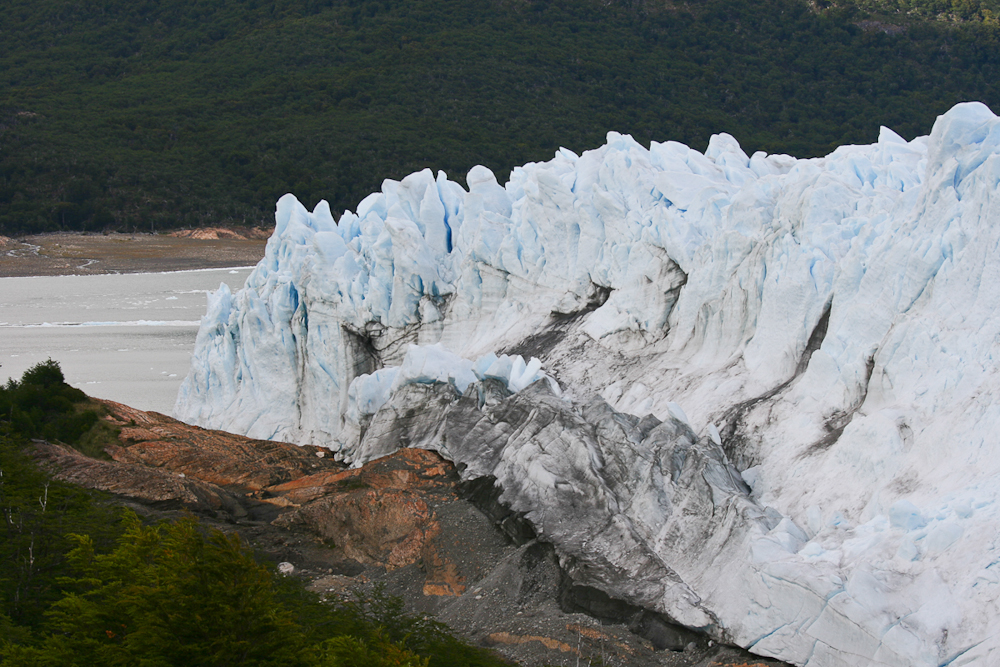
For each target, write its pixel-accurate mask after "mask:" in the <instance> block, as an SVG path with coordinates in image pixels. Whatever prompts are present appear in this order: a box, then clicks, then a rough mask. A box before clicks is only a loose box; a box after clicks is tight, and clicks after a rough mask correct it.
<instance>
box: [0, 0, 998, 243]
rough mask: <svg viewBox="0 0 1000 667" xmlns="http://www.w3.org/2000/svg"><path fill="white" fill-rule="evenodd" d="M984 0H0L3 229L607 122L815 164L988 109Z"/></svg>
mask: <svg viewBox="0 0 1000 667" xmlns="http://www.w3.org/2000/svg"><path fill="white" fill-rule="evenodd" d="M996 4H997V2H996V0H981V1H977V0H948V1H947V2H946V1H945V0H849V1H848V2H845V3H842V4H841V5H839V6H838V5H832V4H830V3H827V2H818V3H811V4H807V3H805V2H803V1H802V0H690V1H689V2H686V3H679V2H678V3H671V2H663V1H662V0H660V1H658V2H649V3H645V4H643V3H640V2H634V3H633V2H629V1H628V0H619V1H612V2H602V1H600V0H553V1H551V2H548V1H544V0H534V1H532V0H406V1H405V2H404V1H402V0H272V1H266V2H265V1H264V0H246V1H243V2H225V1H224V0H157V1H155V2H154V1H152V0H101V1H100V2H87V3H80V2H75V1H73V2H71V1H70V0H10V2H9V3H7V6H6V8H5V10H4V11H3V12H2V13H0V234H6V235H14V234H22V233H29V232H38V231H47V230H57V229H76V230H101V229H119V230H129V231H131V230H133V229H135V228H138V229H140V230H147V231H148V230H151V229H156V230H159V229H163V228H167V227H176V226H182V225H183V226H190V225H204V224H267V223H268V222H270V221H271V219H272V216H273V208H274V202H275V200H276V199H277V198H278V197H279V196H281V195H282V194H284V193H285V192H289V191H290V192H293V193H295V194H296V195H297V196H298V197H299V198H300V199H301V200H303V202H304V203H305V204H306V205H307V206H310V207H311V206H312V205H314V204H315V203H316V202H317V201H318V200H320V199H327V200H329V201H330V204H331V206H332V207H333V209H334V210H335V211H339V210H343V209H345V208H353V207H355V206H356V205H357V203H358V201H359V200H360V199H361V198H362V197H364V196H365V195H366V194H368V193H369V192H371V191H372V190H375V189H377V188H378V187H379V185H380V183H381V181H382V179H383V178H387V177H389V178H399V177H401V176H403V175H405V174H407V173H409V172H411V171H414V170H417V169H421V168H424V167H429V168H431V169H435V170H437V169H443V170H445V171H446V172H447V173H448V174H449V175H450V176H451V177H452V178H456V179H458V180H462V179H463V177H464V175H465V173H466V171H467V170H468V169H469V168H470V167H472V166H473V165H475V164H485V165H486V166H488V167H490V168H492V169H493V170H494V171H495V172H497V175H498V177H499V178H500V179H501V181H502V180H503V179H504V178H505V177H506V175H507V173H508V172H509V170H510V168H511V167H513V166H515V165H518V164H522V163H524V162H527V161H536V160H545V159H549V158H550V157H551V156H552V153H553V151H554V150H555V149H556V148H558V147H559V146H566V147H567V148H570V149H573V150H575V151H581V150H585V149H588V148H593V147H596V146H598V145H600V144H601V143H602V142H603V140H604V136H605V133H606V132H607V131H609V130H616V131H619V132H623V133H630V134H632V135H633V136H634V137H635V138H636V139H637V140H639V141H640V142H643V143H647V144H648V142H649V141H650V140H657V141H665V140H670V139H672V140H678V141H683V142H686V143H689V144H690V145H692V146H694V147H699V148H704V146H705V145H706V143H707V141H708V138H709V136H710V134H712V133H714V132H722V131H726V132H729V133H731V134H733V135H734V136H736V138H737V139H739V141H740V142H741V144H742V145H743V146H744V148H745V149H746V150H747V152H748V153H750V152H753V151H755V150H765V151H768V152H787V153H791V154H794V155H796V156H809V155H820V154H823V153H825V152H827V151H829V150H830V149H831V148H832V147H834V146H836V145H838V144H842V143H859V142H865V143H867V142H871V141H874V140H875V138H876V136H877V131H878V126H879V125H887V126H889V127H891V128H893V129H895V130H896V131H898V132H900V133H901V134H903V135H904V136H906V137H907V138H911V137H913V136H914V135H916V134H924V133H926V132H928V131H929V129H930V127H931V124H932V123H933V120H934V118H935V116H936V115H938V114H940V113H942V112H944V111H945V110H947V109H948V108H950V107H951V106H952V105H953V104H955V103H956V102H959V101H964V100H980V101H983V102H985V103H986V104H988V105H991V106H993V107H994V108H1000V95H998V82H1000V44H998V34H1000V33H998V29H997V27H996V15H997V12H996V9H997V8H996Z"/></svg>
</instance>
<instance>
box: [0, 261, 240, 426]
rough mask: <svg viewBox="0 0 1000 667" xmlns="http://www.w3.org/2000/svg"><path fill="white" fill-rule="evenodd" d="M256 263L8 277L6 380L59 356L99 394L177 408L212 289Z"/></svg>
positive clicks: (74, 377)
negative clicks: (162, 270) (234, 266)
mask: <svg viewBox="0 0 1000 667" xmlns="http://www.w3.org/2000/svg"><path fill="white" fill-rule="evenodd" d="M251 270H252V269H251V268H238V269H208V270H203V271H176V272H170V273H138V274H135V273H133V274H115V275H101V276H54V277H49V276H46V277H35V278H0V365H2V366H0V381H2V382H6V381H7V378H8V377H13V378H15V379H18V378H20V377H21V374H22V373H23V372H24V371H25V370H27V369H28V368H30V367H31V366H33V365H35V364H37V363H38V362H41V361H45V360H46V359H48V358H50V357H51V358H52V359H54V360H56V361H58V362H59V365H60V366H61V367H62V370H63V375H65V376H66V381H67V382H69V383H70V384H71V385H73V386H75V387H79V388H80V389H82V390H83V391H85V392H87V393H88V394H90V395H91V396H96V397H99V398H107V399H111V400H113V401H119V402H121V403H125V404H127V405H131V406H132V407H135V408H139V409H141V410H156V411H157V412H162V413H165V414H170V413H171V412H172V410H173V407H174V401H175V400H176V397H177V389H178V388H179V387H180V383H181V381H182V380H183V379H184V376H185V375H187V372H188V366H189V364H190V360H191V352H192V350H193V349H194V340H195V336H196V335H197V333H198V322H199V320H200V319H201V316H202V315H204V314H205V307H206V305H207V295H208V292H209V291H212V290H216V289H218V288H219V283H222V282H224V283H226V284H227V285H229V287H230V288H231V289H233V291H236V290H237V289H239V288H240V287H242V286H243V283H244V281H245V280H246V277H247V275H249V273H250V271H251Z"/></svg>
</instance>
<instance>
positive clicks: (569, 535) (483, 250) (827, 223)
mask: <svg viewBox="0 0 1000 667" xmlns="http://www.w3.org/2000/svg"><path fill="white" fill-rule="evenodd" d="M466 182H467V186H468V189H466V188H464V187H462V186H461V185H459V184H457V183H454V182H452V181H449V180H447V178H446V176H445V175H444V174H443V173H438V174H437V176H436V177H435V176H434V175H433V174H432V173H431V172H430V171H426V170H425V171H422V172H418V173H415V174H411V175H410V176H407V177H406V178H404V179H402V180H401V181H398V182H397V181H391V180H387V181H385V182H384V183H383V185H382V190H381V191H380V192H377V193H374V194H372V195H370V196H368V197H367V198H365V199H364V200H363V201H362V202H361V203H360V204H359V205H358V207H357V210H356V211H355V212H352V211H347V212H345V213H344V214H343V215H341V216H340V218H339V221H335V219H334V216H333V215H332V213H331V211H330V209H329V207H328V205H327V204H326V203H325V202H321V203H320V204H319V205H318V206H317V207H316V208H315V210H314V211H312V212H309V211H308V210H306V209H305V208H304V207H303V206H302V205H301V204H299V202H298V201H297V200H296V199H295V198H294V197H293V196H291V195H286V196H285V197H283V198H282V199H281V200H279V202H278V205H277V211H276V223H277V224H276V227H275V231H274V234H273V236H272V237H271V239H270V240H269V241H268V245H267V250H266V255H265V257H264V259H263V260H262V261H261V262H260V264H259V265H258V266H257V267H256V269H255V270H254V271H253V272H252V274H251V275H250V276H249V278H248V279H247V282H246V285H245V287H244V288H243V289H242V290H240V291H238V292H236V293H231V292H230V291H229V290H228V289H227V288H226V287H225V286H224V285H223V286H221V287H220V289H219V290H218V291H217V292H215V293H214V295H212V296H211V297H210V300H209V307H208V312H207V314H206V316H205V317H204V318H203V319H202V323H201V328H200V330H199V333H198V338H197V342H196V347H195V351H194V355H193V358H192V365H191V370H190V373H189V375H188V377H187V378H186V379H185V381H184V383H183V385H182V388H181V390H180V393H179V395H178V400H177V406H176V409H175V413H176V415H177V416H178V417H179V418H181V419H184V420H186V421H188V422H191V423H194V424H199V425H202V426H207V427H211V428H220V429H225V430H229V431H234V432H239V433H243V434H247V435H250V436H252V437H257V438H274V439H281V440H287V441H290V442H298V443H313V444H320V445H324V446H327V447H329V448H331V449H332V450H334V451H335V452H336V455H337V456H339V457H342V458H344V459H346V460H348V461H350V462H353V463H354V464H355V465H360V464H361V463H363V462H364V461H366V460H368V459H370V458H371V457H372V456H376V455H380V454H381V453H384V452H385V443H381V444H378V443H374V444H373V442H372V440H373V438H375V436H374V435H373V433H374V432H375V431H377V430H378V429H376V428H374V426H373V425H377V424H378V423H382V422H385V420H386V419H389V417H387V416H386V415H389V413H390V412H391V411H392V410H393V409H394V406H396V407H397V408H398V405H399V404H401V403H402V402H405V401H418V402H419V401H422V400H429V399H427V398H426V396H427V394H426V391H425V390H427V389H428V388H431V387H437V388H443V391H444V392H445V393H444V394H441V395H443V396H445V398H446V400H443V401H438V402H437V403H435V404H434V405H440V406H443V407H440V412H439V413H434V414H437V415H438V416H439V417H440V418H441V420H442V423H450V422H448V420H452V422H454V423H457V422H455V420H459V421H462V423H463V424H465V425H466V426H468V425H469V424H473V422H475V424H476V425H479V424H480V423H479V422H476V421H475V420H476V419H477V417H476V415H477V414H485V413H486V412H489V411H493V412H490V414H491V415H493V418H491V419H492V421H490V420H486V421H489V422H490V423H491V424H493V425H494V426H491V427H489V428H495V425H496V424H497V423H501V422H498V421H497V419H496V417H497V415H500V416H504V415H506V417H504V418H509V419H515V418H521V417H516V416H517V415H522V416H523V415H525V414H528V413H527V411H524V410H521V411H518V410H517V409H515V407H516V406H518V405H528V404H531V405H536V406H540V407H539V410H542V411H543V412H544V411H546V410H547V411H548V412H547V413H546V414H550V415H552V419H551V420H550V421H548V422H546V423H545V424H540V425H539V426H538V428H537V429H535V430H533V431H532V430H531V429H528V430H527V431H525V430H523V429H522V431H521V432H518V433H516V434H515V433H511V434H508V435H509V436H510V437H509V438H508V439H507V440H505V441H504V442H503V444H501V445H497V447H499V448H500V449H499V450H497V451H493V450H490V451H486V450H485V449H483V448H482V445H481V444H477V443H474V442H472V441H471V440H470V439H469V438H468V437H465V436H463V437H464V439H463V437H459V436H455V437H452V438H450V439H448V440H447V442H445V441H443V440H441V435H440V434H441V433H443V432H445V431H441V430H438V431H433V429H431V430H427V429H424V430H423V431H420V435H414V438H413V443H412V444H413V445H414V446H424V447H431V448H438V449H439V450H441V451H443V453H445V454H447V455H450V456H452V457H453V458H455V459H464V460H463V463H465V464H466V465H467V466H468V468H467V471H466V473H463V474H470V475H474V474H492V475H494V476H496V477H497V480H498V484H501V485H504V489H505V490H504V498H505V499H506V500H507V501H508V502H510V503H511V504H512V505H514V506H516V507H518V508H519V509H521V510H522V511H526V512H528V516H529V519H532V520H533V521H535V522H536V524H537V525H538V526H539V527H540V533H541V534H542V535H543V536H544V537H546V538H548V539H550V540H552V541H553V543H554V544H556V547H557V549H558V550H559V553H560V556H561V557H562V558H565V559H566V561H567V562H568V563H570V562H571V563H575V564H576V567H577V570H578V574H579V576H580V577H581V578H582V579H584V580H586V581H588V582H589V583H591V584H593V585H596V586H598V587H601V588H603V589H604V590H606V591H608V592H609V593H613V594H615V595H616V596H619V597H624V598H629V599H631V600H632V601H636V602H638V603H640V604H642V605H643V606H647V607H650V608H655V609H657V610H658V611H662V612H663V613H667V614H669V615H671V616H672V617H674V618H675V619H677V620H678V621H680V622H682V623H685V624H686V625H689V626H692V627H697V628H700V629H702V630H703V631H705V632H708V633H710V634H713V635H714V636H718V637H719V638H720V639H724V640H726V641H731V642H734V643H736V644H739V645H742V646H745V647H748V648H750V649H751V650H753V651H755V652H757V653H760V654H762V655H769V656H774V657H778V658H781V659H783V660H787V661H789V662H792V663H795V664H802V665H813V666H818V665H824V666H825V665H830V666H838V665H900V666H904V665H905V666H907V667H909V666H913V665H972V664H977V665H979V664H981V665H990V664H1000V608H998V599H1000V544H998V542H1000V530H998V529H1000V513H998V510H1000V442H998V441H997V435H996V434H997V432H998V429H997V424H1000V407H998V401H997V399H998V397H1000V119H998V118H997V117H996V116H995V115H994V114H993V113H992V112H991V111H990V110H989V109H988V108H986V107H985V106H984V105H982V104H978V103H965V104H960V105H957V106H956V107H954V108H953V109H951V110H950V111H949V112H947V113H946V114H944V115H942V116H940V117H939V118H938V119H937V121H936V122H935V124H934V127H933V129H932V130H931V133H930V134H929V135H928V136H926V137H919V138H917V139H914V140H913V141H909V142H907V141H905V140H904V139H902V138H901V137H899V136H898V135H896V134H895V133H893V132H892V131H891V130H889V129H886V128H883V129H882V130H881V132H880V135H879V137H878V141H877V142H876V143H874V144H871V145H866V146H843V147H840V148H838V149H837V150H835V151H834V152H833V153H831V154H830V155H828V156H826V157H822V158H814V159H794V158H792V157H789V156H784V155H765V154H763V153H755V154H754V155H752V156H749V157H748V156H747V155H746V153H745V152H743V150H742V149H741V148H740V146H739V144H738V143H737V142H736V140H735V139H734V138H732V137H730V136H728V135H725V134H721V135H715V136H713V137H712V138H711V140H710V142H709V145H708V148H707V150H706V151H705V152H704V153H700V152H698V151H695V150H692V149H690V148H688V147H686V146H684V145H682V144H679V143H675V142H669V141H668V142H666V143H662V144H661V143H656V142H654V143H652V144H651V146H650V147H649V148H648V149H647V148H645V147H643V146H641V145H640V144H638V143H637V142H635V141H634V140H633V139H632V138H631V137H628V136H623V135H619V134H616V133H613V132H612V133H609V134H608V137H607V143H606V144H605V145H604V146H602V147H600V148H597V149H595V150H591V151H587V152H585V153H583V154H582V155H576V154H574V153H573V152H571V151H569V150H565V149H562V150H560V151H559V152H558V153H557V154H556V155H555V157H554V158H553V159H552V160H550V161H548V162H544V163H532V164H526V165H524V166H522V167H518V168H516V169H514V170H513V172H512V173H511V176H510V180H509V181H508V182H507V183H506V184H505V185H502V186H501V185H500V184H499V183H498V182H497V180H496V178H495V177H494V175H493V174H492V173H491V172H490V171H489V170H488V169H486V168H484V167H475V168H473V169H472V170H471V171H470V172H469V174H468V176H467V179H466ZM498 384H499V385H502V388H503V389H502V391H500V390H498V391H499V393H496V392H494V394H490V391H492V389H491V388H493V389H495V388H496V386H497V385H498ZM421 392H424V393H421ZM477 392H478V397H477V396H476V394H477ZM490 396H492V398H490ZM463 401H464V402H463ZM428 405H431V404H430V403H428ZM449 406H451V407H449ZM456 406H457V407H456ZM462 406H466V407H467V408H468V410H467V411H466V412H465V413H462V415H464V416H459V412H460V410H459V408H460V407H462ZM469 406H471V407H469ZM434 409H438V408H434ZM462 409H465V408H462ZM428 410H431V408H428ZM470 411H471V412H470ZM484 411H485V412H484ZM504 411H506V412H504ZM431 412H433V410H431ZM431 412H429V413H428V414H431ZM393 414H401V412H400V411H399V410H397V411H396V412H395V413H393ZM531 414H532V415H534V416H531V417H523V419H526V420H529V421H530V420H531V419H536V420H537V419H538V417H537V414H538V411H537V410H536V411H535V412H534V413H531ZM380 420H381V422H380ZM463 420H464V421H463ZM470 420H471V421H470ZM486 421H484V422H482V424H486ZM613 424H617V426H614V428H611V426H608V425H613ZM553 425H559V429H561V431H560V433H563V434H568V435H565V437H564V436H552V433H553V432H554V431H553V429H554V428H555V426H553ZM477 427H478V426H477ZM482 428H487V425H482ZM609 429H610V430H609ZM615 429H617V430H615ZM612 430H614V433H612V432H611V431H612ZM473 431H474V429H473V428H471V427H470V428H465V427H463V429H457V428H456V430H455V432H456V433H459V432H461V433H471V432H473ZM414 433H416V431H414ZM434 433H437V435H434ZM523 433H530V434H534V435H531V436H530V437H528V436H526V435H523ZM518 438H520V439H518ZM546 438H549V439H548V440H546ZM557 441H558V444H559V447H561V448H562V449H558V448H553V446H551V445H552V443H554V442H557ZM490 442H499V440H490ZM539 443H541V445H544V446H541V445H539ZM553 452H558V455H556V454H554V453H553ZM519 466H520V467H519ZM477 471H478V472H477ZM623 471H625V472H623ZM574 498H575V499H577V500H579V499H580V498H586V499H587V502H588V503H589V504H588V505H587V508H588V509H587V510H586V512H585V513H583V514H580V515H579V516H576V517H574V521H575V523H574V525H568V524H566V523H561V522H560V514H559V512H560V509H559V508H560V507H569V506H570V505H571V504H572V503H571V502H570V501H571V500H572V499H574ZM578 505H579V503H577V505H575V506H578ZM682 507H684V508H687V509H686V511H683V512H682V511H680V508H682ZM588 513H589V514H588ZM584 515H586V516H585V518H584V519H580V516H584ZM586 517H589V518H586ZM566 520H567V521H569V518H566ZM591 520H592V525H594V526H597V525H601V526H614V527H615V528H614V530H617V531H619V532H618V533H615V535H616V537H615V538H614V539H613V540H612V539H608V540H605V541H603V542H602V541H600V540H595V539H593V538H588V537H587V535H585V533H586V526H587V525H591V524H588V523H587V522H588V521H591ZM696 531H702V533H700V534H703V535H705V536H706V538H705V539H704V540H702V541H701V542H699V543H698V544H695V545H692V544H689V543H688V542H686V541H685V538H684V536H685V535H690V534H693V533H694V532H696ZM611 532H614V531H611ZM588 539H589V541H588ZM623 545H625V546H623ZM699 545H700V546H699ZM626 547H627V548H626ZM698 549H702V550H703V551H702V552H701V553H696V551H697V550H698ZM595 554H598V555H599V557H597V556H595ZM602 568H603V569H602Z"/></svg>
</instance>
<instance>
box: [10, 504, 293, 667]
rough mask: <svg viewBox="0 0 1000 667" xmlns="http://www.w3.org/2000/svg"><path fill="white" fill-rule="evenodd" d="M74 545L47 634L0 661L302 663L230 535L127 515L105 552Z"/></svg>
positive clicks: (261, 574) (265, 575)
mask: <svg viewBox="0 0 1000 667" xmlns="http://www.w3.org/2000/svg"><path fill="white" fill-rule="evenodd" d="M74 540H75V542H76V548H75V549H74V550H73V551H72V552H71V553H70V562H71V565H72V566H73V568H74V569H75V571H76V572H77V575H76V576H74V577H72V578H67V579H65V580H64V581H63V585H64V586H65V588H66V591H67V592H66V594H65V595H64V597H63V598H62V599H60V600H59V601H57V602H56V603H54V604H53V605H52V606H51V607H50V609H49V611H48V612H47V616H48V624H47V626H46V627H47V630H48V631H49V634H48V636H47V637H46V638H45V640H44V642H42V644H41V645H40V646H37V647H20V648H12V649H10V651H9V656H8V663H9V664H11V665H31V664H45V665H73V664H96V665H109V666H110V665H137V664H146V665H178V666H182V665H183V666H187V665H285V664H301V661H300V659H299V657H298V655H297V653H298V652H299V651H301V649H302V647H301V642H298V641H295V640H296V627H295V625H294V623H293V621H292V619H291V615H290V614H289V613H288V612H287V611H286V610H285V609H284V608H283V607H282V606H280V605H277V604H275V599H274V592H273V588H272V586H271V574H270V572H269V571H268V570H267V569H266V568H265V567H263V566H262V565H259V564H257V563H256V562H255V561H254V560H253V558H252V557H251V556H250V555H249V554H248V553H247V552H246V551H245V550H244V549H243V548H242V546H241V545H240V542H239V538H238V537H237V536H226V535H223V534H222V533H220V532H218V531H213V532H212V533H211V534H210V535H208V536H205V535H203V534H202V532H201V531H200V530H199V527H198V525H197V523H196V522H195V521H194V520H193V519H186V520H182V521H179V522H177V523H174V524H168V525H164V526H143V525H142V524H141V523H140V521H139V520H138V518H137V517H135V516H134V515H132V516H131V517H130V518H129V519H128V520H127V523H126V530H125V532H124V534H123V535H122V537H121V539H120V540H119V541H118V545H117V547H116V548H115V549H114V551H112V552H111V553H109V554H106V555H99V554H97V553H96V552H95V549H94V545H93V541H92V540H91V539H90V537H89V536H80V535H77V536H74Z"/></svg>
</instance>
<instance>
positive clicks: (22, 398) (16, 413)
mask: <svg viewBox="0 0 1000 667" xmlns="http://www.w3.org/2000/svg"><path fill="white" fill-rule="evenodd" d="M86 401H87V395H86V394H84V393H83V392H82V391H80V390H79V389H76V388H74V387H71V386H69V385H68V384H66V382H65V381H64V379H63V374H62V370H61V369H60V368H59V364H58V363H56V362H55V361H52V360H51V359H49V360H48V361H44V362H42V363H40V364H36V365H35V366H32V367H31V368H29V369H28V370H26V371H25V372H24V375H22V376H21V381H20V382H16V381H15V380H13V379H11V380H9V381H8V382H7V384H6V386H3V387H0V428H2V427H6V429H7V431H8V433H11V434H16V435H19V436H21V437H25V438H42V439H46V440H58V441H61V442H65V443H67V444H73V443H76V442H77V441H79V440H80V438H81V437H82V436H83V435H84V434H85V433H87V432H89V431H90V430H91V429H93V427H94V425H95V424H97V421H98V414H97V412H96V411H94V410H86V409H83V410H77V409H76V406H77V405H78V404H81V403H84V402H86Z"/></svg>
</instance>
